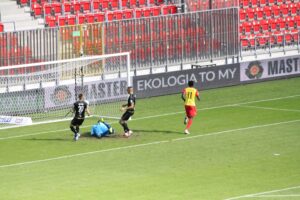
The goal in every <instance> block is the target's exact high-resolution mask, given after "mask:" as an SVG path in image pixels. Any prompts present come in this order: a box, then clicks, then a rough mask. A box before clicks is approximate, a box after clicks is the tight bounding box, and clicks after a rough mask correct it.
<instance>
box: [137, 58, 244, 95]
mask: <svg viewBox="0 0 300 200" xmlns="http://www.w3.org/2000/svg"><path fill="white" fill-rule="evenodd" d="M189 80H193V81H194V82H195V87H196V88H198V89H199V90H203V89H209V88H217V87H224V86H230V85H236V84H239V82H240V69H239V64H232V65H226V66H225V65H224V66H216V67H207V68H197V69H190V70H182V71H175V72H166V73H159V74H151V75H144V76H136V77H134V78H133V87H134V89H135V92H136V95H137V97H139V98H144V97H151V96H159V95H167V94H175V93H179V92H181V91H182V89H183V88H185V87H187V83H188V81H189Z"/></svg>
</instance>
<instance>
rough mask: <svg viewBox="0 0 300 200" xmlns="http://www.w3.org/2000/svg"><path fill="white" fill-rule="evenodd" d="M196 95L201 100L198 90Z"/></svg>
mask: <svg viewBox="0 0 300 200" xmlns="http://www.w3.org/2000/svg"><path fill="white" fill-rule="evenodd" d="M196 97H197V99H198V101H200V96H199V92H198V91H197V92H196Z"/></svg>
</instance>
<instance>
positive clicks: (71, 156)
mask: <svg viewBox="0 0 300 200" xmlns="http://www.w3.org/2000/svg"><path fill="white" fill-rule="evenodd" d="M166 142H169V141H167V140H163V141H156V142H150V143H144V144H136V145H130V146H124V147H116V148H111V149H102V150H99V151H89V152H85V153H78V154H72V155H65V156H59V157H54V158H47V159H41V160H33V161H27V162H20V163H14V164H8V165H0V169H1V168H8V167H16V166H21V165H28V164H35V163H41V162H47V161H53V160H62V159H65V158H73V157H78V156H85V155H91V154H96V153H104V152H110V151H117V150H124V149H131V148H136V147H144V146H149V145H155V144H162V143H166Z"/></svg>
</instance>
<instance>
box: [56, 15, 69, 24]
mask: <svg viewBox="0 0 300 200" xmlns="http://www.w3.org/2000/svg"><path fill="white" fill-rule="evenodd" d="M66 21H67V20H66V17H65V16H60V15H59V16H57V24H58V26H65V25H66Z"/></svg>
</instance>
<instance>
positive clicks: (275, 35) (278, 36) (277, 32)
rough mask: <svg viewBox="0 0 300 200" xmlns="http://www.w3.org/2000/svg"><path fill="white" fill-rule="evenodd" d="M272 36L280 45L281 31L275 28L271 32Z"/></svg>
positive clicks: (281, 40) (281, 39) (281, 41)
mask: <svg viewBox="0 0 300 200" xmlns="http://www.w3.org/2000/svg"><path fill="white" fill-rule="evenodd" d="M273 35H274V37H275V43H276V44H279V45H282V44H283V34H282V32H281V31H279V30H277V31H275V32H274V33H273Z"/></svg>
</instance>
